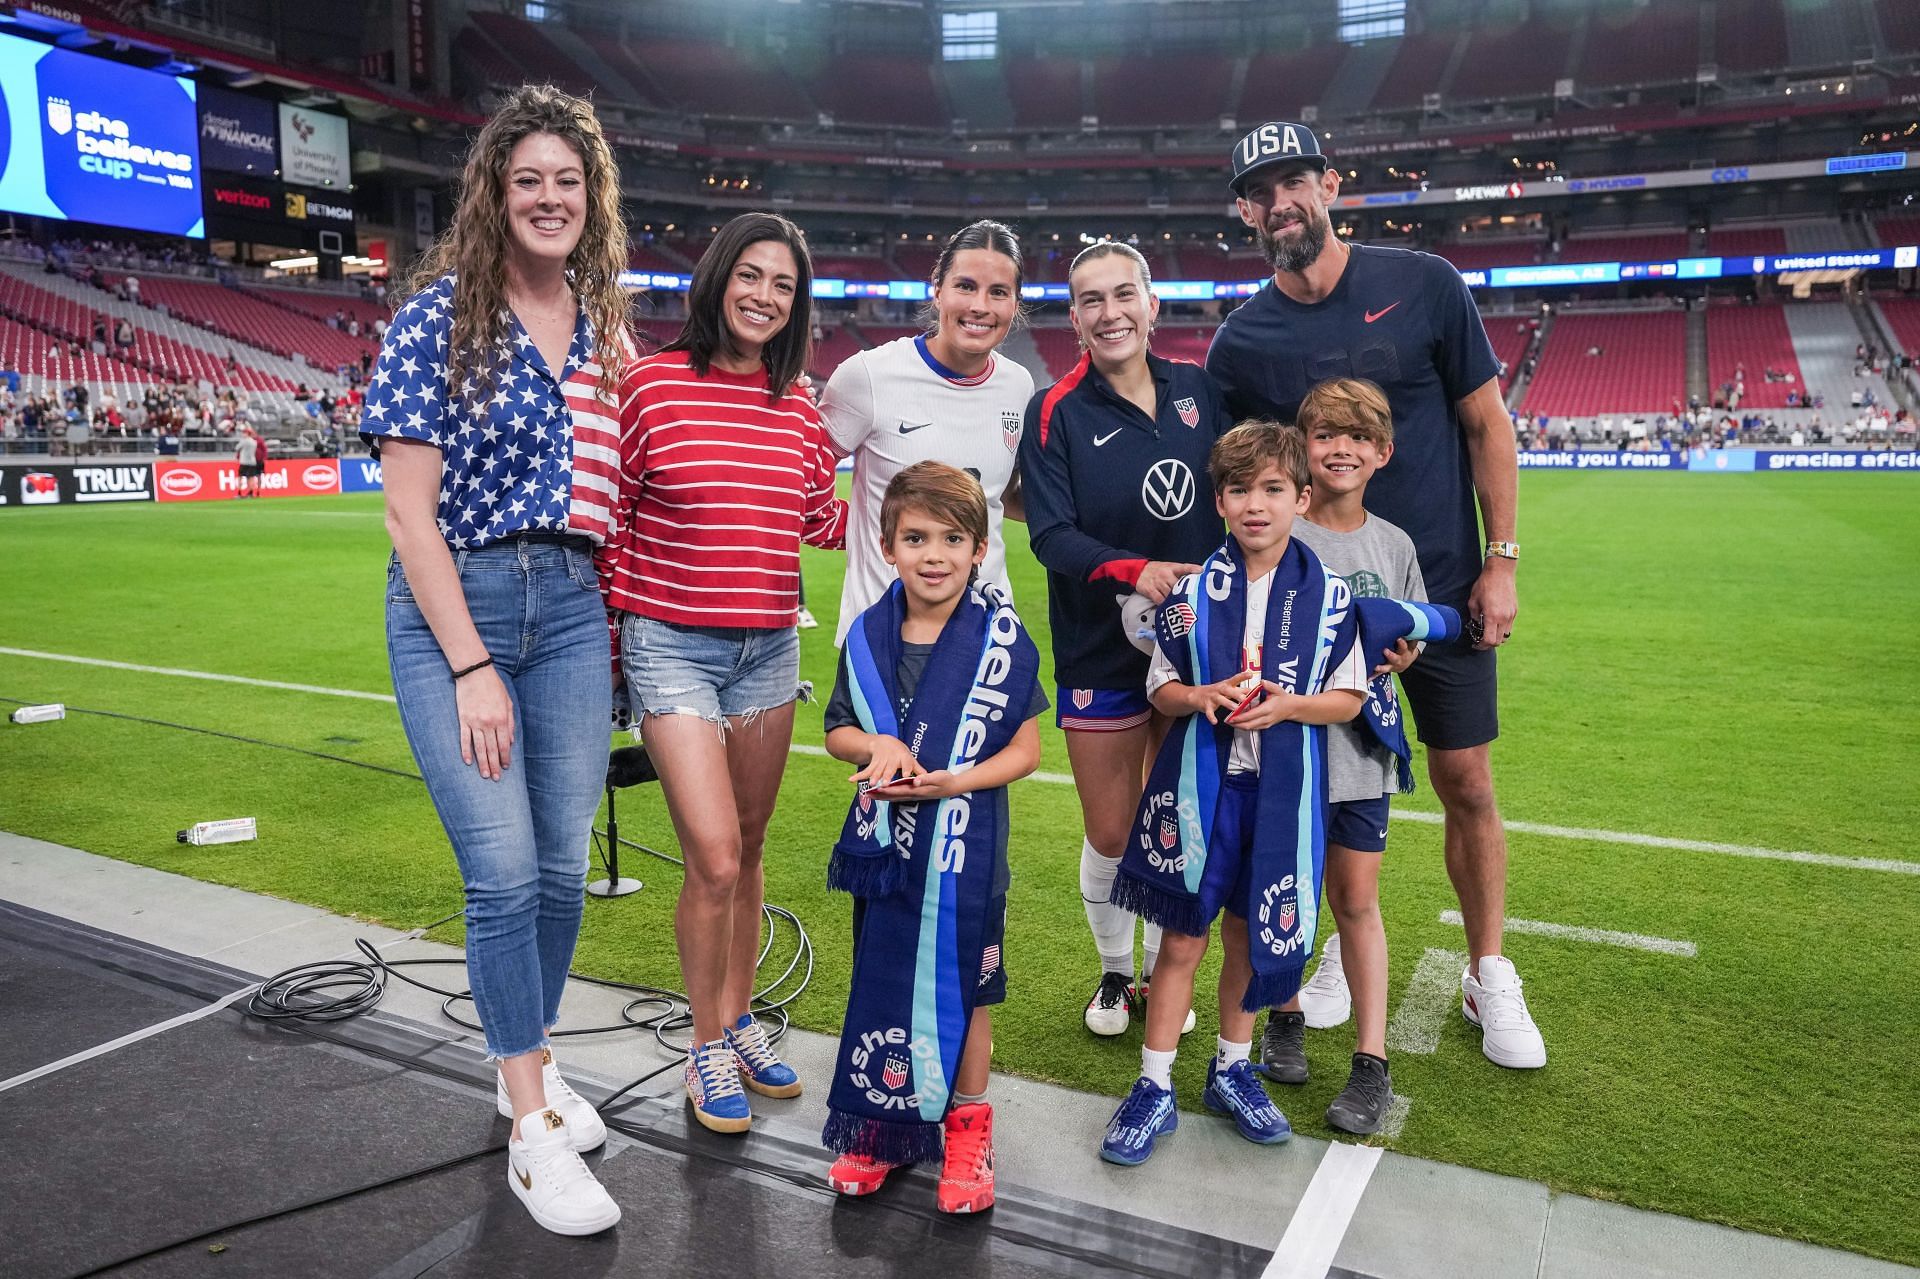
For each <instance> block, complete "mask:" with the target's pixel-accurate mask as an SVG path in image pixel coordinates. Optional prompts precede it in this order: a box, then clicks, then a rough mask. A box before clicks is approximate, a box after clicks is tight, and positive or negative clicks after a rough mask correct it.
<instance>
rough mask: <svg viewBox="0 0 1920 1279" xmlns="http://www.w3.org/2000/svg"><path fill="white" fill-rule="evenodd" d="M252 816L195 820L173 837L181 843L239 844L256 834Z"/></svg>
mask: <svg viewBox="0 0 1920 1279" xmlns="http://www.w3.org/2000/svg"><path fill="white" fill-rule="evenodd" d="M257 834H258V832H256V831H255V830H254V826H253V818H251V817H229V818H227V819H226V820H225V821H218V822H195V823H194V824H193V825H192V827H190V828H189V829H187V830H183V831H179V832H177V833H176V834H175V836H174V838H175V839H177V840H178V841H179V842H180V843H182V844H239V843H244V842H245V841H247V840H249V839H253V838H255V837H256V836H257Z"/></svg>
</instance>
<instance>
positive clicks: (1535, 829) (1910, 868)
mask: <svg viewBox="0 0 1920 1279" xmlns="http://www.w3.org/2000/svg"><path fill="white" fill-rule="evenodd" d="M351 513H352V512H341V514H351ZM314 514H316V515H317V514H320V512H317V511H316V512H314ZM0 657H32V658H39V659H40V660H42V661H48V662H71V663H73V664H75V665H78V666H100V667H105V668H107V669H109V670H118V671H138V672H141V673H143V674H148V675H172V676H176V677H178V678H181V679H203V680H213V681H215V682H217V683H221V684H247V685H251V686H252V687H254V688H278V689H283V690H285V691H288V692H293V693H319V694H322V695H324V696H327V697H352V698H358V699H360V700H362V701H369V702H387V703H389V704H391V703H392V701H393V695H392V694H391V693H368V692H363V691H361V690H360V689H356V688H324V687H321V686H319V685H316V684H289V683H286V682H284V681H282V680H271V679H253V678H251V677H249V676H245V675H220V674H216V673H213V672H210V671H188V670H180V669H177V668H175V667H170V666H142V665H139V664H138V663H134V662H113V661H108V660H106V659H105V658H100V657H75V656H73V655H71V654H68V653H43V652H40V651H38V650H36V649H30V648H6V647H0ZM792 750H793V753H794V754H796V755H816V756H824V755H826V753H827V752H826V750H825V748H824V747H820V746H808V745H796V746H794V747H793V748H792ZM1026 780H1028V781H1034V782H1043V783H1046V784H1048V785H1053V786H1071V785H1073V775H1072V774H1071V773H1034V774H1032V775H1031V776H1030V777H1028V778H1027V779H1026ZM1393 820H1395V821H1400V822H1421V823H1424V824H1426V825H1429V826H1437V825H1439V824H1440V823H1441V822H1442V821H1443V820H1444V818H1442V817H1441V815H1440V814H1439V813H1424V812H1395V813H1394V814H1393ZM1501 824H1502V825H1503V826H1505V827H1506V828H1507V829H1508V830H1509V831H1512V832H1514V833H1515V834H1520V835H1544V836H1548V837H1549V838H1553V839H1578V840H1589V841H1593V842H1597V843H1602V844H1633V845H1637V846H1639V847H1641V848H1671V849H1674V850H1676V851H1678V852H1687V853H1720V854H1723V855H1725V856H1728V857H1757V858H1763V859H1765V860H1768V861H1777V862H1800V863H1802V864H1804V865H1808V866H1829V867H1833V868H1835V869H1839V870H1872V871H1881V872H1884V873H1887V874H1891V875H1920V861H1901V860H1899V859H1897V858H1891V857H1837V856H1834V855H1833V854H1831V853H1807V852H1794V851H1790V850H1786V849H1779V848H1759V847H1755V846H1753V845H1749V844H1720V843H1714V842H1712V841H1710V840H1704V839H1674V838H1671V837H1669V836H1666V835H1643V834H1640V833H1639V832H1637V831H1624V830H1589V829H1586V828H1583V827H1575V826H1549V825H1545V824H1542V823H1540V822H1503V823H1501Z"/></svg>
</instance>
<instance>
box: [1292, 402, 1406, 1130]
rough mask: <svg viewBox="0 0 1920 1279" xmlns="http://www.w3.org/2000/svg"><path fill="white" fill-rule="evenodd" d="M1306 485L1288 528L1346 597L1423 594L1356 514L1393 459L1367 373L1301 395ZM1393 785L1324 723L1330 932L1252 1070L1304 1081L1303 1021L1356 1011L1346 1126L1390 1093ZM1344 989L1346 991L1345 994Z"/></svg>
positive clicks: (1381, 1109)
mask: <svg viewBox="0 0 1920 1279" xmlns="http://www.w3.org/2000/svg"><path fill="white" fill-rule="evenodd" d="M1298 425H1299V427H1300V429H1301V431H1302V432H1303V433H1304V434H1305V435H1306V437H1307V471H1308V474H1309V476H1310V477H1311V479H1312V493H1311V499H1310V504H1309V505H1308V507H1307V513H1306V515H1305V516H1304V517H1303V518H1301V519H1298V520H1295V521H1294V524H1293V535H1294V536H1295V537H1297V538H1299V539H1300V540H1301V541H1302V542H1305V543H1306V544H1307V546H1309V547H1310V548H1312V550H1313V553H1314V554H1315V555H1318V556H1319V557H1320V562H1321V563H1323V564H1325V565H1326V566H1327V568H1328V570H1330V571H1331V572H1334V573H1338V574H1339V575H1340V576H1341V577H1342V578H1344V579H1346V582H1347V585H1348V586H1349V587H1351V588H1352V590H1353V594H1354V597H1355V598H1367V597H1377V598H1391V599H1403V600H1422V601H1423V600H1425V599H1426V598H1427V588H1426V584H1425V582H1424V581H1422V580H1421V577H1420V564H1419V561H1418V560H1417V559H1416V558H1415V556H1414V550H1413V540H1412V539H1411V538H1409V537H1408V536H1407V535H1406V534H1405V533H1404V532H1402V531H1401V530H1400V529H1399V528H1397V527H1396V526H1394V525H1392V524H1389V523H1388V522H1387V521H1385V520H1383V519H1381V518H1379V517H1378V516H1374V515H1369V514H1367V511H1366V507H1365V506H1364V505H1362V499H1363V498H1364V497H1365V496H1366V491H1367V481H1368V480H1369V479H1371V478H1372V477H1373V473H1374V472H1375V471H1377V470H1379V469H1380V468H1381V467H1383V466H1385V465H1386V464H1387V462H1388V460H1389V459H1391V458H1392V457H1393V413H1392V410H1391V409H1389V408H1388V407H1387V400H1386V397H1385V396H1384V395H1382V394H1381V392H1380V388H1379V387H1377V386H1375V385H1374V384H1373V383H1371V382H1363V381H1359V380H1357V379H1353V378H1337V379H1335V380H1333V381H1329V382H1322V383H1320V385H1318V386H1316V387H1314V388H1313V389H1312V390H1311V391H1309V392H1308V393H1307V397H1306V399H1305V400H1303V401H1301V404H1300V412H1299V417H1298ZM1416 653H1417V650H1416V649H1415V648H1414V647H1412V646H1410V645H1409V644H1408V643H1407V642H1406V641H1405V640H1401V641H1399V642H1398V643H1396V644H1395V645H1394V647H1393V648H1392V649H1391V650H1388V651H1387V652H1384V653H1369V654H1367V655H1366V656H1367V658H1368V659H1369V663H1370V665H1371V666H1372V671H1373V674H1375V675H1378V674H1381V673H1383V672H1389V671H1391V672H1395V673H1397V672H1399V671H1403V670H1405V669H1406V668H1407V667H1408V666H1409V665H1411V664H1412V662H1413V659H1414V657H1415V656H1416ZM1399 789H1400V774H1399V767H1398V761H1397V760H1396V759H1395V758H1394V755H1393V752H1392V751H1390V750H1388V749H1387V748H1386V747H1385V746H1383V745H1381V744H1380V743H1379V742H1377V741H1376V740H1375V739H1374V737H1373V735H1372V734H1371V733H1369V732H1368V731H1367V730H1366V729H1365V728H1364V727H1363V726H1362V725H1361V723H1360V722H1359V721H1358V720H1356V721H1354V722H1353V723H1350V724H1334V725H1332V726H1330V727H1329V728H1328V729H1327V869H1326V881H1325V882H1326V894H1327V905H1328V906H1329V907H1330V908H1331V909H1332V911H1333V917H1334V920H1335V922H1336V923H1338V925H1339V928H1340V931H1339V934H1338V935H1337V936H1334V937H1331V938H1329V939H1328V940H1327V943H1326V945H1325V947H1324V948H1323V949H1322V950H1321V954H1320V966H1319V967H1318V968H1317V969H1315V970H1314V975H1313V979H1312V980H1311V981H1309V982H1308V983H1307V984H1306V986H1305V987H1303V988H1302V990H1301V992H1300V994H1299V995H1298V996H1296V997H1295V998H1294V999H1292V1000H1291V1001H1289V1002H1288V1003H1286V1004H1284V1005H1282V1006H1281V1007H1280V1008H1277V1009H1275V1010H1273V1011H1272V1012H1270V1013H1269V1014H1268V1015H1267V1029H1266V1033H1265V1035H1264V1036H1263V1037H1262V1040H1261V1045H1260V1061H1261V1070H1262V1072H1263V1073H1264V1074H1265V1075H1266V1076H1267V1077H1268V1078H1269V1079H1273V1080H1276V1081H1278V1082H1280V1083H1289V1084H1298V1083H1305V1082H1306V1080H1307V1057H1306V1043H1305V1040H1306V1033H1305V1031H1306V1027H1308V1026H1313V1027H1316V1028H1319V1027H1326V1026H1338V1025H1340V1024H1341V1023H1342V1022H1344V1021H1346V1019H1347V1016H1348V1014H1349V1012H1352V1013H1355V1014H1357V1015H1356V1018H1355V1021H1356V1025H1355V1041H1356V1043H1355V1047H1356V1049H1357V1051H1355V1053H1354V1054H1353V1069H1352V1072H1351V1074H1350V1075H1349V1076H1348V1079H1347V1086H1346V1087H1345V1088H1344V1089H1343V1090H1342V1091H1341V1093H1340V1095H1339V1096H1338V1097H1336V1098H1334V1100H1333V1104H1332V1105H1331V1106H1329V1107H1327V1123H1328V1124H1329V1125H1331V1126H1332V1127H1334V1128H1339V1129H1342V1130H1343V1131H1346V1132H1353V1133H1372V1132H1378V1131H1379V1130H1380V1125H1381V1124H1382V1123H1383V1122H1384V1121H1385V1119H1386V1114H1387V1108H1388V1107H1389V1106H1390V1105H1391V1104H1392V1102H1393V1081H1392V1079H1391V1077H1390V1076H1389V1074H1388V1072H1387V1057H1386V1052H1387V1044H1386V1035H1387V934H1386V929H1385V928H1384V927H1383V926H1382V924H1381V922H1380V854H1381V853H1383V852H1385V851H1386V847H1387V811H1388V805H1389V802H1390V801H1391V799H1392V797H1393V795H1394V793H1395V792H1396V791H1398V790H1399ZM1349 992H1351V993H1349Z"/></svg>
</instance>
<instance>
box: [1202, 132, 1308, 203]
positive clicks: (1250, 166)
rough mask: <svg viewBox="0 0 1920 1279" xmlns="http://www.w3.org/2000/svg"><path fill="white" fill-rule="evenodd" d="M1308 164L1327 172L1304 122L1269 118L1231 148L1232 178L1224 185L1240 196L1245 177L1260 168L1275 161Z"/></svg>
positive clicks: (1250, 175)
mask: <svg viewBox="0 0 1920 1279" xmlns="http://www.w3.org/2000/svg"><path fill="white" fill-rule="evenodd" d="M1301 163H1305V164H1310V165H1313V166H1314V167H1316V168H1318V169H1319V170H1320V171H1321V172H1322V173H1325V172H1326V171H1327V157H1326V156H1325V155H1323V154H1321V151H1320V139H1319V138H1317V137H1315V136H1314V132H1313V130H1312V129H1309V128H1308V127H1307V126H1306V125H1304V124H1290V123H1288V122H1287V121H1285V120H1271V121H1269V122H1267V123H1266V124H1263V125H1261V126H1260V127H1259V128H1257V129H1254V130H1253V131H1252V132H1250V133H1248V134H1247V136H1246V137H1244V138H1242V139H1240V141H1239V142H1238V143H1236V144H1235V145H1234V148H1233V181H1231V182H1230V183H1228V184H1227V185H1229V186H1231V187H1232V188H1233V193H1234V194H1235V195H1237V196H1242V197H1244V196H1245V195H1246V193H1247V190H1246V189H1247V179H1248V178H1250V177H1252V176H1253V175H1254V174H1255V173H1257V172H1259V171H1260V170H1261V169H1266V168H1271V167H1272V166H1274V165H1276V164H1301Z"/></svg>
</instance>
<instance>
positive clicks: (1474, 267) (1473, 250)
mask: <svg viewBox="0 0 1920 1279" xmlns="http://www.w3.org/2000/svg"><path fill="white" fill-rule="evenodd" d="M1546 247H1547V244H1546V241H1545V240H1486V241H1480V240H1476V241H1474V242H1473V243H1471V244H1441V245H1436V246H1435V247H1434V248H1433V249H1431V250H1430V252H1433V253H1437V254H1439V255H1440V256H1441V257H1443V258H1445V259H1446V260H1447V261H1449V262H1451V263H1453V265H1454V266H1455V267H1457V268H1458V269H1460V270H1462V271H1485V270H1488V269H1490V268H1492V267H1496V266H1529V265H1531V264H1533V263H1536V262H1538V261H1539V260H1540V255H1541V253H1543V252H1544V251H1545V250H1546Z"/></svg>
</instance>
